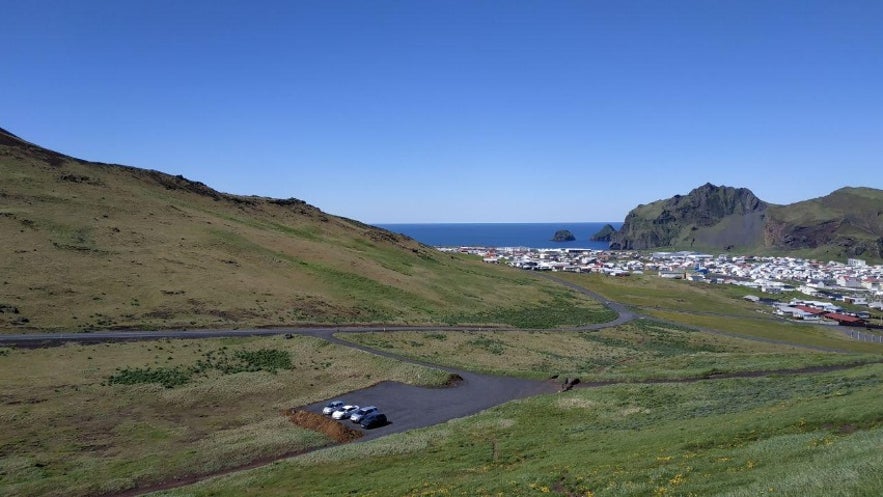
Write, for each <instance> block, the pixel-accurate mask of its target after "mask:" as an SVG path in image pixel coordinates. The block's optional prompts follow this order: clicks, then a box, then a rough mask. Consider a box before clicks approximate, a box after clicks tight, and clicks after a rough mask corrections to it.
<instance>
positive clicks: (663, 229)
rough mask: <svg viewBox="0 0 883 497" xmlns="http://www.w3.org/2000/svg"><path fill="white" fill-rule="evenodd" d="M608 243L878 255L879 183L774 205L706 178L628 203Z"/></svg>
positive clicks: (882, 244) (882, 248) (882, 213)
mask: <svg viewBox="0 0 883 497" xmlns="http://www.w3.org/2000/svg"><path fill="white" fill-rule="evenodd" d="M610 248H612V249H636V250H640V249H651V248H687V249H689V248H693V249H697V250H743V251H745V250H751V251H756V252H758V253H762V252H774V251H775V252H781V251H795V250H799V251H802V252H803V253H805V254H808V255H813V256H818V257H824V256H827V257H840V258H845V257H867V258H871V259H883V190H876V189H873V188H842V189H840V190H837V191H835V192H833V193H831V194H830V195H826V196H824V197H820V198H816V199H811V200H805V201H802V202H797V203H794V204H789V205H773V204H768V203H767V202H764V201H763V200H760V199H759V198H757V196H755V195H754V194H753V193H752V192H751V191H750V190H748V189H746V188H733V187H727V186H715V185H712V184H705V185H703V186H700V187H699V188H696V189H694V190H693V191H691V192H690V193H688V194H687V195H675V196H674V197H672V198H669V199H665V200H657V201H656V202H653V203H651V204H647V205H639V206H638V207H636V208H635V209H633V210H632V211H631V212H629V214H628V215H627V216H626V219H625V222H624V223H623V225H622V228H621V229H620V230H619V231H617V232H616V233H614V234H613V235H612V236H611V239H610Z"/></svg>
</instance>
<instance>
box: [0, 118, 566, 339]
mask: <svg viewBox="0 0 883 497" xmlns="http://www.w3.org/2000/svg"><path fill="white" fill-rule="evenodd" d="M292 187H293V188H297V185H292ZM0 240H2V241H3V243H2V244H0V250H2V256H0V331H2V330H10V329H12V330H16V331H23V330H28V329H40V330H53V329H58V330H84V331H85V330H93V329H108V328H154V329H155V328H204V327H220V328H231V327H246V326H247V327H254V326H283V325H291V324H296V323H298V324H307V323H319V324H322V323H325V324H331V323H369V322H374V323H447V322H452V320H454V321H456V320H457V319H466V320H469V319H473V320H474V319H478V318H474V316H484V315H498V314H499V313H500V312H501V311H500V310H501V309H503V310H505V309H507V308H515V309H523V308H527V307H531V306H536V305H543V303H544V302H546V301H551V300H552V297H551V295H552V293H554V291H560V290H558V288H557V286H553V285H552V284H546V283H544V282H543V281H534V280H531V281H527V280H526V279H525V275H524V274H522V273H515V272H513V271H508V270H506V269H505V268H503V267H499V266H494V265H490V264H483V263H481V262H480V261H475V260H473V259H472V258H465V257H461V256H459V255H454V254H442V253H440V252H438V251H436V250H434V249H432V248H431V247H427V246H424V245H421V244H420V243H418V242H417V241H415V240H412V239H410V238H408V237H405V236H403V235H398V234H395V233H391V232H389V231H385V230H382V229H379V228H376V227H373V226H369V225H366V224H363V223H360V222H358V221H354V220H351V219H345V218H341V217H338V216H334V215H331V214H328V213H326V212H323V211H322V210H320V209H319V208H317V207H314V206H312V205H309V204H307V203H306V202H304V201H301V200H298V199H293V198H292V199H272V198H265V197H257V196H240V195H230V194H226V193H222V192H219V191H216V190H214V189H212V188H211V187H209V186H207V185H205V184H203V183H201V182H199V181H192V180H189V179H187V178H184V177H183V176H180V175H177V176H176V175H171V174H166V173H163V172H159V171H153V170H146V169H139V168H136V167H129V166H121V165H113V164H102V163H95V162H89V161H85V160H80V159H76V158H73V157H70V156H67V155H64V154H61V153H57V152H54V151H51V150H48V149H45V148H43V147H40V146H38V145H35V144H33V143H29V142H27V141H25V140H22V139H20V138H19V137H17V136H15V135H13V134H12V133H9V132H7V131H5V130H0ZM528 279H530V278H528ZM491 311H493V312H491ZM494 313H496V314H494ZM458 316H459V317H458Z"/></svg>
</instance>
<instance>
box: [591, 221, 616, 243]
mask: <svg viewBox="0 0 883 497" xmlns="http://www.w3.org/2000/svg"><path fill="white" fill-rule="evenodd" d="M614 233H616V228H614V227H613V226H611V225H609V224H605V225H604V227H603V228H601V229H600V230H599V231H598V232H597V233H595V234H594V235H592V238H590V240H592V241H593V242H609V241H610V237H611V236H613V234H614Z"/></svg>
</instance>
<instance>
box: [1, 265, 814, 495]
mask: <svg viewBox="0 0 883 497" xmlns="http://www.w3.org/2000/svg"><path fill="white" fill-rule="evenodd" d="M541 276H543V277H545V278H547V279H549V280H552V281H555V282H556V283H559V284H561V285H563V286H566V287H567V288H570V289H571V290H573V291H576V292H579V293H581V294H583V295H586V296H589V297H591V298H593V299H595V300H597V301H599V302H601V304H602V305H604V306H605V307H607V308H608V309H611V310H613V311H614V312H616V314H617V317H616V319H614V320H613V321H609V322H607V323H600V324H591V325H585V326H579V327H572V328H558V329H556V330H557V331H571V330H572V331H590V330H599V329H603V328H609V327H612V326H617V325H620V324H623V323H627V322H629V321H632V320H634V319H638V318H640V317H642V316H640V315H639V314H637V313H635V312H633V311H632V310H630V309H629V308H627V307H626V306H625V305H623V304H620V303H618V302H613V301H610V300H608V299H606V298H604V297H603V296H601V295H599V294H597V293H595V292H593V291H591V290H587V289H585V288H583V287H580V286H578V285H576V284H574V283H571V282H569V281H566V280H563V279H560V278H557V277H555V276H552V275H546V274H542V275H541ZM475 329H476V327H462V326H348V327H333V328H329V327H302V328H274V329H242V330H156V331H105V332H92V333H52V334H50V333H33V334H18V335H0V345H3V346H14V347H46V346H53V345H60V344H63V343H66V342H78V343H97V342H118V341H135V340H160V339H167V338H173V339H200V338H223V337H248V336H271V335H287V334H292V335H295V334H296V335H304V336H312V337H316V338H320V339H323V340H327V341H329V342H332V343H335V344H339V345H342V346H346V347H350V348H354V349H358V350H362V351H365V352H367V353H371V354H376V355H380V356H384V357H389V358H393V359H396V360H400V361H403V362H408V363H412V364H419V365H423V366H429V367H433V368H436V369H441V370H444V371H448V372H450V373H452V374H456V375H459V376H460V377H461V378H462V381H458V382H457V383H456V384H455V385H454V386H453V387H451V388H425V387H416V386H411V385H405V384H402V383H396V382H382V383H379V384H377V385H374V386H372V387H369V388H365V389H361V390H357V391H353V392H349V393H347V394H344V395H341V396H340V397H339V399H341V400H345V401H346V402H347V403H351V404H358V405H362V406H365V405H377V406H378V407H380V408H381V410H382V411H383V412H385V413H386V414H387V415H388V416H389V418H390V420H391V421H392V422H391V423H390V424H388V425H387V426H384V427H381V428H376V429H373V430H368V431H366V432H365V436H364V437H362V438H361V439H359V441H366V440H372V439H376V438H379V437H382V436H385V435H389V434H392V433H398V432H403V431H407V430H411V429H414V428H420V427H425V426H431V425H435V424H439V423H442V422H445V421H448V420H451V419H454V418H460V417H464V416H468V415H471V414H474V413H477V412H479V411H483V410H485V409H488V408H491V407H494V406H497V405H500V404H503V403H505V402H508V401H511V400H515V399H519V398H525V397H530V396H534V395H538V394H542V393H551V392H554V391H557V390H558V386H559V385H558V384H557V383H555V382H552V381H545V382H544V381H535V380H525V379H519V378H512V377H506V376H494V375H487V374H479V373H474V372H469V371H463V370H459V369H455V368H449V367H444V366H439V365H436V364H432V363H427V362H423V361H418V360H414V359H411V358H407V357H403V356H400V355H398V354H394V353H391V352H387V351H382V350H377V349H374V348H371V347H367V346H364V345H360V344H356V343H353V342H348V341H345V340H341V339H340V338H338V337H336V336H335V334H338V333H342V334H346V333H368V332H378V331H404V330H407V331H427V332H429V331H434V332H439V331H474V330H475ZM486 329H494V330H510V331H511V330H514V328H507V327H489V328H486ZM701 331H705V332H710V333H717V334H722V335H730V334H729V333H724V332H720V331H717V330H711V329H705V328H702V329H701ZM741 338H749V339H750V337H741ZM759 340H761V341H765V342H775V341H773V340H763V339H759ZM778 343H781V342H778ZM792 345H794V344H792ZM795 346H796V345H795ZM808 348H814V347H808ZM798 372H806V371H794V372H793V373H794V374H796V373H798ZM763 373H766V374H772V373H778V374H782V373H787V372H786V371H774V372H762V374H763ZM693 381H696V380H693ZM605 384H608V383H605ZM583 386H600V384H599V385H583ZM328 400H332V399H325V400H323V401H320V402H316V403H313V404H310V405H308V406H304V408H305V409H307V410H310V411H313V412H320V411H321V409H322V406H323V405H324V404H325V403H327V402H328ZM345 423H346V424H350V425H352V427H354V428H357V426H356V425H355V424H352V423H349V422H348V421H346V422H345ZM270 462H272V461H261V463H267V464H268V463H270ZM254 466H255V464H254V463H253V464H251V465H249V466H248V467H254ZM239 469H244V468H233V469H228V470H225V471H224V472H223V473H229V472H232V471H236V470H239ZM217 474H220V473H213V474H206V475H203V476H201V477H197V478H188V479H186V480H181V481H178V480H172V481H167V482H165V483H161V484H157V485H155V486H151V487H147V488H140V489H132V490H129V491H126V492H123V493H121V494H119V496H118V497H122V496H132V495H140V494H143V493H148V492H152V491H155V490H159V489H168V488H173V487H177V486H183V485H186V484H190V483H193V482H195V481H197V480H198V479H204V478H209V477H212V476H216V475H217Z"/></svg>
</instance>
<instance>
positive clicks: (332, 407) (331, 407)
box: [322, 400, 343, 416]
mask: <svg viewBox="0 0 883 497" xmlns="http://www.w3.org/2000/svg"><path fill="white" fill-rule="evenodd" d="M341 407H343V401H342V400H332V401H331V402H329V403H327V404H325V407H323V408H322V414H324V415H326V416H331V413H333V412H334V411H336V410H338V409H340V408H341Z"/></svg>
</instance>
